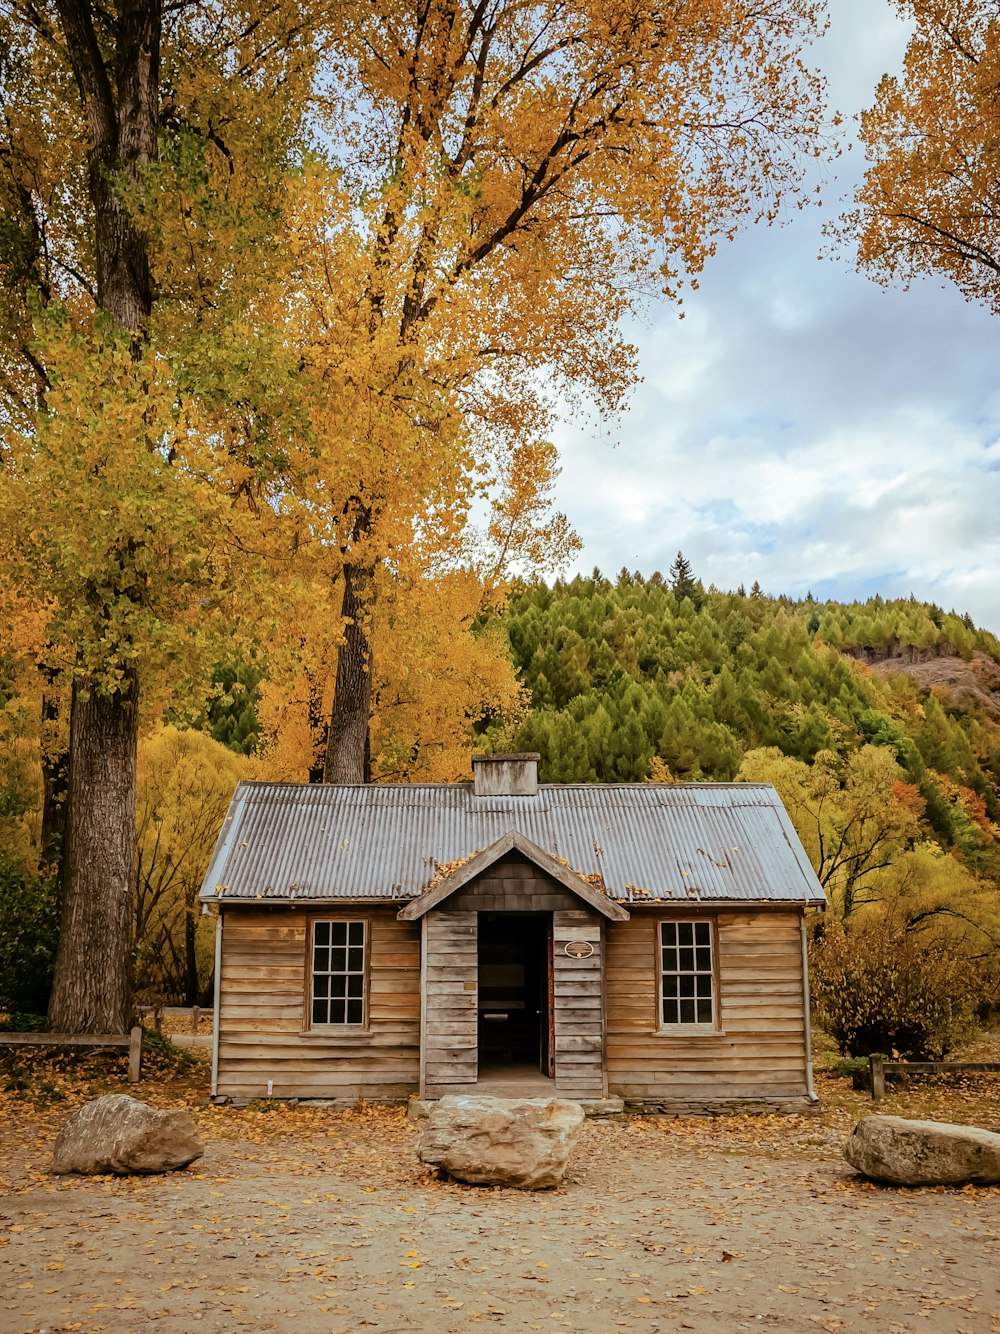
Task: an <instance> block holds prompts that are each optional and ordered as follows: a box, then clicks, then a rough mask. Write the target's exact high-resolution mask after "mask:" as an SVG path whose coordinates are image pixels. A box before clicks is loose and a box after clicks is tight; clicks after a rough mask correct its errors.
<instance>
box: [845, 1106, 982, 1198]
mask: <svg viewBox="0 0 1000 1334" xmlns="http://www.w3.org/2000/svg"><path fill="white" fill-rule="evenodd" d="M844 1157H845V1158H846V1159H847V1161H848V1162H849V1163H850V1164H851V1166H852V1167H856V1168H857V1169H858V1171H859V1172H863V1173H864V1175H865V1176H866V1177H871V1178H872V1180H873V1181H882V1182H885V1183H886V1184H887V1185H890V1186H961V1185H965V1184H966V1183H969V1182H971V1183H973V1184H975V1185H978V1186H989V1185H996V1184H998V1183H1000V1135H994V1134H992V1133H991V1132H990V1131H989V1130H980V1129H978V1128H977V1127H976V1126H953V1125H948V1124H946V1123H945V1122H938V1121H908V1120H906V1119H905V1118H904V1117H902V1116H866V1117H865V1119H864V1120H863V1121H859V1122H858V1124H857V1125H856V1126H855V1127H854V1130H853V1131H852V1133H851V1135H850V1137H849V1138H848V1140H847V1142H846V1143H845V1145H844Z"/></svg>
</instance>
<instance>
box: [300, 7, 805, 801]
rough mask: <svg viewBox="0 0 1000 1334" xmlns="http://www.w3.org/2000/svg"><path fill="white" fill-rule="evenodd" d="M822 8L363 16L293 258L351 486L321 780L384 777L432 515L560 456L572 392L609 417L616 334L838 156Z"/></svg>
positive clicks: (344, 66) (331, 445)
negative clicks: (503, 461) (397, 667)
mask: <svg viewBox="0 0 1000 1334" xmlns="http://www.w3.org/2000/svg"><path fill="white" fill-rule="evenodd" d="M822 8H823V6H822V4H821V3H814V2H813V0H772V2H771V3H769V4H767V5H766V6H763V7H755V6H750V7H748V6H745V5H743V4H741V3H737V2H736V0H692V2H691V3H688V4H685V5H684V6H662V5H657V4H652V3H649V0H614V3H608V0H582V2H581V3H577V4H572V5H570V4H566V3H564V2H563V0H542V2H541V3H537V4H532V5H527V6H526V5H523V4H520V3H518V2H517V0H492V3H481V2H480V0H421V3H419V4H415V3H413V2H412V0H388V3H386V4H384V5H380V6H378V7H377V8H375V9H373V8H372V7H370V6H368V5H362V4H346V5H345V7H344V10H343V21H342V25H341V27H340V28H339V30H338V34H337V40H336V42H335V44H334V53H335V54H334V58H333V68H332V70H331V77H330V79H329V81H328V83H327V85H326V94H325V100H324V101H323V103H321V111H322V112H323V113H325V129H326V135H327V141H328V145H329V148H328V153H327V157H328V162H327V164H326V166H325V167H324V166H323V165H322V164H320V163H318V162H317V163H315V164H313V167H312V169H311V175H310V180H309V181H308V182H307V187H308V188H307V190H306V192H305V193H306V197H308V195H309V193H310V192H311V197H312V198H313V199H314V200H322V206H321V207H317V208H315V210H314V215H313V216H311V217H310V216H309V215H308V210H305V212H304V214H303V219H302V224H301V227H300V230H299V231H298V233H297V234H296V235H295V236H294V237H293V238H292V242H291V247H292V249H294V250H295V251H296V252H297V253H298V254H299V255H300V257H301V258H302V261H303V277H302V280H301V284H300V290H301V291H303V292H308V293H309V300H310V303H311V307H312V310H311V314H310V323H311V327H312V329H313V331H314V335H315V336H314V337H313V339H312V341H311V343H310V345H309V347H308V348H307V349H306V351H305V354H304V356H303V366H304V368H305V374H306V376H307V377H311V378H312V380H313V381H314V383H315V385H316V395H315V408H314V412H313V421H314V429H315V436H316V439H317V441H318V442H319V449H320V453H321V456H323V457H326V458H328V459H330V460H331V461H332V462H333V463H334V466H335V469H336V474H337V478H338V484H337V485H336V486H335V487H333V486H327V487H324V488H322V494H319V493H316V494H314V497H313V500H314V502H315V506H316V507H317V508H322V507H324V506H325V507H326V512H327V515H328V519H329V522H328V525H327V529H326V536H325V540H326V541H327V542H328V544H329V546H330V547H331V548H332V549H335V551H336V558H337V565H338V569H337V572H336V573H337V585H336V586H337V589H338V591H339V596H340V598H341V603H340V611H341V614H342V617H343V620H344V623H345V625H346V632H345V635H344V638H343V642H342V644H341V646H340V648H339V651H338V660H337V668H336V689H335V693H334V702H333V715H332V720H331V726H330V731H329V748H328V754H327V762H326V776H327V778H328V779H330V780H333V781H341V782H359V781H363V780H364V779H365V777H366V776H367V775H366V766H365V754H366V750H367V744H366V738H367V733H368V724H369V717H370V713H371V689H372V670H371V659H372V643H371V639H372V629H371V626H372V615H373V602H374V600H375V598H376V596H377V579H376V570H377V568H378V565H379V564H380V562H382V561H390V562H392V561H396V560H398V559H400V558H401V557H400V552H401V551H402V550H403V549H404V548H405V546H406V544H407V541H408V538H407V536H406V534H407V531H408V529H409V528H410V526H412V524H413V522H414V519H413V516H414V513H417V514H418V516H420V517H418V520H417V524H418V526H422V527H424V528H426V525H427V523H428V522H431V523H433V522H435V521H436V516H434V515H432V516H431V517H430V519H429V520H428V518H427V517H426V516H425V515H424V514H422V512H421V510H422V506H423V505H424V503H425V501H426V499H427V497H428V496H431V495H436V496H437V497H438V499H439V501H440V500H441V499H442V497H444V501H447V499H448V497H447V494H446V493H447V490H448V488H449V487H455V486H457V487H458V488H459V492H460V491H461V487H462V486H463V485H468V484H469V478H470V477H471V478H476V477H479V476H480V475H481V473H482V472H484V471H485V472H486V473H487V474H488V473H489V472H490V470H491V468H492V467H493V466H494V463H495V458H496V450H497V449H498V448H499V449H500V451H501V452H502V451H504V450H508V451H509V450H510V449H513V448H516V447H518V446H520V447H524V446H526V445H528V444H530V442H532V441H535V440H538V439H542V438H544V436H545V434H546V428H547V427H548V426H549V425H550V424H551V421H552V419H553V417H554V415H556V413H557V411H558V409H559V405H560V396H561V395H563V394H565V392H566V391H570V392H573V391H579V392H581V393H584V394H587V395H589V396H590V397H591V398H592V399H593V400H594V401H596V403H597V404H598V405H599V406H600V408H601V409H603V410H608V411H614V410H616V409H617V408H618V407H619V406H620V404H621V402H622V399H623V396H624V394H625V393H626V391H627V389H628V387H629V386H630V384H631V383H632V382H633V380H634V379H635V373H636V367H635V354H634V350H633V349H632V348H631V347H630V346H629V345H628V343H627V342H626V341H625V339H624V338H623V336H622V335H621V333H620V326H619V321H620V320H621V318H622V317H623V316H624V315H626V314H627V313H628V312H630V311H631V310H633V309H635V307H636V305H637V304H638V303H639V302H640V301H641V300H642V299H643V298H644V297H645V296H647V295H649V294H650V293H652V292H654V291H656V290H657V289H659V290H661V291H663V290H665V291H666V292H667V293H668V294H669V295H674V294H676V292H677V290H678V287H679V284H680V282H681V280H682V278H683V277H684V276H685V275H693V274H695V273H697V271H698V270H699V269H700V268H701V266H702V265H703V263H704V262H705V260H706V258H707V257H708V256H709V255H710V254H711V253H712V251H713V249H714V248H715V246H716V245H717V244H718V242H719V241H720V240H721V239H722V238H724V237H727V236H730V235H731V234H732V233H733V232H734V230H735V229H736V228H737V227H738V226H739V225H740V223H741V222H744V221H746V220H747V219H755V218H760V219H771V218H774V217H775V216H776V215H777V214H778V212H779V211H780V209H781V208H782V207H783V205H784V203H785V202H786V201H787V200H789V199H790V198H792V197H794V195H795V193H796V190H797V187H798V185H799V182H800V178H801V166H802V158H803V155H805V154H815V153H819V152H821V151H822V144H823V125H822V111H821V106H820V94H821V86H820V81H819V79H818V78H817V77H816V76H815V75H814V74H812V73H811V72H810V71H809V70H808V69H807V67H806V65H805V64H804V62H803V57H802V50H803V46H804V44H805V43H806V42H807V41H808V40H809V39H810V38H811V37H812V36H813V35H815V33H816V32H817V31H818V30H819V28H820V27H821V24H822ZM310 274H311V275H312V276H311V277H310V276H309V275H310ZM525 457H527V456H525ZM415 498H416V500H415ZM462 503H463V498H462V497H461V495H459V504H458V506H457V508H458V510H459V511H461V508H462ZM447 510H448V504H447V503H444V502H442V503H441V504H440V505H439V510H438V513H439V514H440V513H443V512H446V511H447ZM313 512H314V513H315V512H316V511H315V509H314V511H313Z"/></svg>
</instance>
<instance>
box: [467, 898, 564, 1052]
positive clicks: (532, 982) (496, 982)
mask: <svg viewBox="0 0 1000 1334" xmlns="http://www.w3.org/2000/svg"><path fill="white" fill-rule="evenodd" d="M551 939H552V919H551V915H550V914H548V913H539V914H535V915H534V916H522V915H518V914H514V913H502V912H501V913H487V912H483V913H480V914H479V1073H480V1079H482V1077H483V1076H484V1075H486V1076H488V1075H489V1074H491V1073H494V1074H498V1073H503V1074H505V1075H507V1074H512V1073H513V1072H514V1071H523V1072H525V1073H528V1072H534V1073H536V1074H538V1073H541V1074H542V1075H550V1074H551V1073H552V1072H551V1064H552V1055H553V1054H552V1050H551V1046H552V1037H551V1031H550V1030H551V1025H550V1016H551V1001H550V972H551V963H550V960H551V954H552V947H551Z"/></svg>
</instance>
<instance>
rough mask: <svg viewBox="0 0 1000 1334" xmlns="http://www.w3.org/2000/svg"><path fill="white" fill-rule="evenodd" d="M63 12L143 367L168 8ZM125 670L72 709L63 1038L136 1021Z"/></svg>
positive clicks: (131, 735)
mask: <svg viewBox="0 0 1000 1334" xmlns="http://www.w3.org/2000/svg"><path fill="white" fill-rule="evenodd" d="M56 8H57V10H58V14H59V22H60V25H61V27H62V30H63V36H64V38H65V43H66V53H67V55H68V57H69V61H70V64H71V65H72V68H73V74H74V77H75V79H76V84H77V88H78V91H79V94H80V106H81V110H82V112H83V116H84V119H85V121H86V127H87V132H88V137H89V142H90V148H89V150H88V172H87V186H88V193H89V195H90V202H91V206H92V208H93V211H94V253H95V256H96V261H97V304H98V306H99V307H100V308H101V309H102V310H103V311H106V312H107V313H108V314H109V315H110V316H111V319H112V321H113V322H114V323H115V324H116V325H117V326H118V327H119V328H121V329H125V330H128V331H129V332H130V333H131V334H132V335H133V343H132V346H133V353H134V355H135V356H136V357H139V356H141V353H142V341H143V337H144V333H145V329H146V325H147V323H148V320H149V316H150V313H151V311H152V305H153V290H152V281H151V277H150V267H149V245H148V237H147V236H146V234H145V233H144V232H143V231H142V230H141V228H139V227H137V226H136V225H135V223H134V221H133V219H132V217H131V215H130V214H129V211H128V208H127V207H126V205H125V203H124V201H123V200H122V198H121V197H120V195H119V192H118V179H117V178H118V177H121V176H124V177H125V178H133V179H134V178H135V176H136V174H137V173H138V172H139V170H140V169H141V168H142V167H143V166H146V165H148V164H150V163H152V162H154V161H155V159H156V136H157V130H158V127H159V104H160V90H159V66H160V35H161V17H162V0H122V3H121V4H120V5H118V6H117V7H116V8H115V9H114V10H112V11H110V12H108V11H102V13H101V21H102V23H103V25H104V26H103V33H104V46H103V48H102V43H101V42H100V41H99V40H98V37H97V33H96V31H95V26H94V13H95V9H94V6H93V4H92V2H91V0H57V5H56ZM109 42H110V46H111V48H112V49H110V50H108V49H107V48H108V45H109ZM105 52H107V63H106V55H105ZM109 665H112V666H117V667H121V666H122V665H121V663H113V664H109ZM122 670H123V672H124V677H123V680H122V684H121V687H120V689H119V690H118V691H116V692H115V693H114V694H111V695H109V694H106V693H104V692H102V691H101V690H100V689H99V688H98V685H97V682H96V681H94V680H89V681H87V680H83V681H79V682H77V683H75V684H74V688H73V694H72V699H71V704H70V774H69V790H68V797H67V830H66V846H65V849H64V860H63V868H64V869H63V904H62V915H61V919H60V927H59V950H58V954H57V956H56V974H55V980H54V982H53V987H52V997H51V1000H50V1002H49V1027H50V1029H52V1030H54V1031H58V1032H66V1033H88V1032H90V1033H94V1032H102V1031H103V1032H116V1033H122V1032H125V1031H126V1029H127V1028H128V1026H129V1022H130V1019H131V955H132V887H133V875H134V865H133V863H134V861H135V776H136V746H137V742H138V699H139V682H138V679H137V677H136V675H135V672H134V670H133V669H132V668H131V667H130V666H128V665H127V659H126V665H125V666H124V667H122ZM84 695H86V696H87V697H86V698H84Z"/></svg>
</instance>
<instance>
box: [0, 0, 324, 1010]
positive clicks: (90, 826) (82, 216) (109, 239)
mask: <svg viewBox="0 0 1000 1334" xmlns="http://www.w3.org/2000/svg"><path fill="white" fill-rule="evenodd" d="M165 12H166V16H167V17H166V21H165V22H164V11H163V8H162V6H161V4H160V3H159V0H145V2H144V3H138V2H137V0H120V3H113V4H110V5H107V6H100V7H99V6H95V5H93V4H91V3H90V2H89V0H53V2H52V3H41V4H20V3H12V4H10V5H7V6H5V7H4V9H3V11H2V13H0V53H2V54H0V104H2V110H3V121H2V129H0V200H2V207H3V222H4V227H3V230H2V232H0V278H2V282H3V286H4V291H5V297H6V301H5V305H4V314H3V317H2V320H0V342H2V346H0V375H2V379H3V388H4V396H3V418H2V420H3V427H4V436H3V450H2V454H0V465H2V471H0V527H2V529H3V531H4V533H5V537H6V538H7V547H6V550H5V557H6V559H5V568H4V572H3V573H4V578H5V580H6V581H7V583H8V585H9V586H10V587H11V588H12V589H14V590H15V591H16V593H17V595H18V596H19V597H21V598H22V600H23V601H24V602H25V604H26V605H27V606H28V607H29V608H30V611H31V614H33V615H38V616H41V617H42V618H43V620H44V621H45V634H44V640H45V643H44V648H43V649H42V650H41V651H40V652H39V654H38V657H39V659H40V660H41V662H42V665H43V667H44V669H45V670H46V673H47V687H48V690H49V695H50V698H51V697H52V696H60V697H61V698H62V699H63V700H67V701H68V707H69V713H70V724H69V765H68V790H67V795H66V808H67V831H66V845H65V849H64V856H63V895H62V897H63V907H62V925H61V930H60V943H59V955H58V960H57V965H56V978H55V985H54V989H53V995H52V1001H51V1006H50V1014H49V1020H50V1024H51V1025H52V1026H53V1027H55V1028H57V1029H59V1030H62V1031H69V1032H80V1031H83V1032H87V1031H92V1032H93V1031H97V1032H100V1031H121V1030H122V1029H123V1028H125V1027H126V1026H127V1023H128V1020H129V1014H130V946H131V931H132V888H133V864H134V859H135V829H134V810H135V773H136V746H137V738H138V728H139V712H140V707H141V706H142V704H143V700H144V698H147V697H148V696H149V695H150V694H151V693H152V695H153V697H154V698H156V682H157V678H158V677H159V679H160V681H162V680H163V678H164V677H166V676H169V678H170V679H171V680H172V681H173V682H174V683H175V684H181V685H182V684H183V683H184V682H186V681H191V682H194V681H197V680H198V678H199V677H200V676H203V675H204V673H205V671H206V670H207V669H208V667H209V666H210V662H211V660H212V658H213V656H214V653H213V647H212V636H211V634H210V633H207V631H210V630H211V628H212V623H213V612H214V611H215V610H216V609H218V608H219V607H220V606H222V605H224V604H225V603H226V602H227V601H228V600H231V598H232V597H233V595H234V593H235V592H236V591H237V590H238V588H239V586H240V584H241V582H242V583H243V584H246V582H247V581H248V580H250V579H252V577H253V576H252V575H251V574H250V573H248V570H249V569H250V566H248V564H247V562H246V561H245V560H244V557H245V556H246V555H247V553H249V552H251V551H253V550H255V549H256V548H257V547H258V546H259V545H260V544H259V542H257V541H255V537H256V533H257V530H258V528H259V516H260V515H261V514H262V513H270V512H271V511H270V509H269V508H268V505H267V503H266V502H267V487H268V485H272V484H276V483H275V481H274V479H275V477H276V476H277V474H278V473H279V472H280V471H281V467H280V465H275V464H274V463H273V458H272V457H271V456H270V455H269V454H268V453H267V449H266V435H265V432H264V431H263V430H262V428H261V423H262V421H263V420H266V419H267V416H268V406H269V405H268V401H267V391H268V386H269V385H271V384H273V377H271V376H269V375H267V374H262V372H261V367H262V366H263V365H265V364H268V365H269V364H271V363H267V362H266V359H263V358H261V359H258V361H257V362H256V363H255V364H254V366H253V374H252V375H251V374H249V373H248V369H249V368H248V367H247V365H246V361H247V352H246V343H247V338H246V333H245V329H240V328H237V327H236V325H237V321H238V319H239V318H240V317H241V316H244V317H245V311H246V302H247V300H248V299H249V295H250V293H251V290H252V289H251V288H250V286H249V285H248V284H249V282H250V281H251V280H250V279H249V278H248V277H247V275H248V274H249V273H252V274H253V280H252V281H254V282H257V283H260V282H261V281H262V280H263V279H264V278H265V277H266V275H267V273H268V272H269V266H268V256H269V255H270V254H271V253H272V252H273V251H274V246H273V244H272V245H270V246H269V245H268V244H267V240H268V234H269V232H272V233H273V214H274V197H273V187H274V185H275V183H276V181H278V180H279V179H283V177H284V175H285V174H286V173H287V169H288V165H289V160H290V158H289V146H290V142H291V140H292V138H293V136H294V129H295V124H296V118H297V116H298V115H299V113H300V111H301V96H300V94H301V92H302V89H303V88H304V87H307V86H309V83H310V80H311V69H312V65H313V62H314V58H315V49H314V46H313V34H312V33H311V32H310V34H309V35H308V37H306V36H305V35H304V34H303V31H302V17H303V12H302V9H301V7H300V6H297V5H295V6H293V5H288V6H284V7H282V6H281V5H278V6H274V7H272V8H271V9H270V10H269V11H268V12H267V13H266V14H264V15H257V14H255V13H253V12H252V11H251V10H250V9H249V8H247V7H243V6H239V5H233V6H227V7H226V9H224V10H219V11H218V12H213V13H211V14H208V13H205V12H203V11H202V10H201V9H200V7H198V6H190V7H188V6H184V5H181V6H174V5H170V6H167V7H166V11H165ZM282 154H283V155H284V156H283V159H282ZM269 193H270V197H269ZM254 256H256V259H257V263H256V264H255V263H254V262H253V260H254ZM241 278H242V279H243V281H242V284H241V282H240V279H241ZM241 358H242V362H241ZM277 360H280V358H278V359H277ZM277 360H275V361H274V364H277ZM251 534H254V537H251ZM262 586H263V585H262ZM217 651H218V649H217V645H216V647H215V649H214V652H217ZM160 702H162V700H161V701H160Z"/></svg>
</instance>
